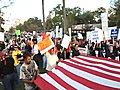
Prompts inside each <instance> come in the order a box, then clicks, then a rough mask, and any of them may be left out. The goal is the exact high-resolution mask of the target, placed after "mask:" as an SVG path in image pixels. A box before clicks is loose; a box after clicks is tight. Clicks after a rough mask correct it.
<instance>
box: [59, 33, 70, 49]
mask: <svg viewBox="0 0 120 90" xmlns="http://www.w3.org/2000/svg"><path fill="white" fill-rule="evenodd" d="M70 41H71V38H70V36H68V35H66V34H65V35H64V38H63V40H62V43H61V46H63V47H64V48H66V49H67V48H68V46H69V43H70Z"/></svg>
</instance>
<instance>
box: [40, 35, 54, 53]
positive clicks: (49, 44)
mask: <svg viewBox="0 0 120 90" xmlns="http://www.w3.org/2000/svg"><path fill="white" fill-rule="evenodd" d="M53 47H54V43H53V41H52V40H51V38H50V37H46V38H45V39H43V40H42V41H40V42H39V43H38V49H39V50H40V53H41V54H44V53H45V52H47V51H48V50H50V49H51V48H53Z"/></svg>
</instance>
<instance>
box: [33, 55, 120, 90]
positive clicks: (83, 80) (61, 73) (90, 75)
mask: <svg viewBox="0 0 120 90" xmlns="http://www.w3.org/2000/svg"><path fill="white" fill-rule="evenodd" d="M35 84H36V85H37V86H38V87H40V88H41V89H42V90H120V62H119V61H115V60H108V59H105V58H95V57H87V56H78V57H75V58H71V59H67V60H64V61H62V62H60V63H59V64H58V65H57V66H56V67H55V68H54V69H53V70H52V71H50V72H48V73H46V74H41V75H39V76H38V77H37V79H36V80H35Z"/></svg>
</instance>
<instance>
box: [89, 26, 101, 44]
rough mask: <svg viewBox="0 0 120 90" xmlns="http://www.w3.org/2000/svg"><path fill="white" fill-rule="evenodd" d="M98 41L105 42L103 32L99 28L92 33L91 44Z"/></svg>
mask: <svg viewBox="0 0 120 90" xmlns="http://www.w3.org/2000/svg"><path fill="white" fill-rule="evenodd" d="M95 41H97V42H98V43H100V42H101V41H103V31H102V30H101V29H99V28H95V30H94V31H91V42H95Z"/></svg>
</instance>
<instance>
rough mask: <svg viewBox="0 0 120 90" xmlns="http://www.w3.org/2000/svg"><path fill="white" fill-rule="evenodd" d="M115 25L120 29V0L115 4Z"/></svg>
mask: <svg viewBox="0 0 120 90" xmlns="http://www.w3.org/2000/svg"><path fill="white" fill-rule="evenodd" d="M114 10H115V15H116V25H117V26H118V27H119V28H120V0H118V1H117V2H115V8H114Z"/></svg>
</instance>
